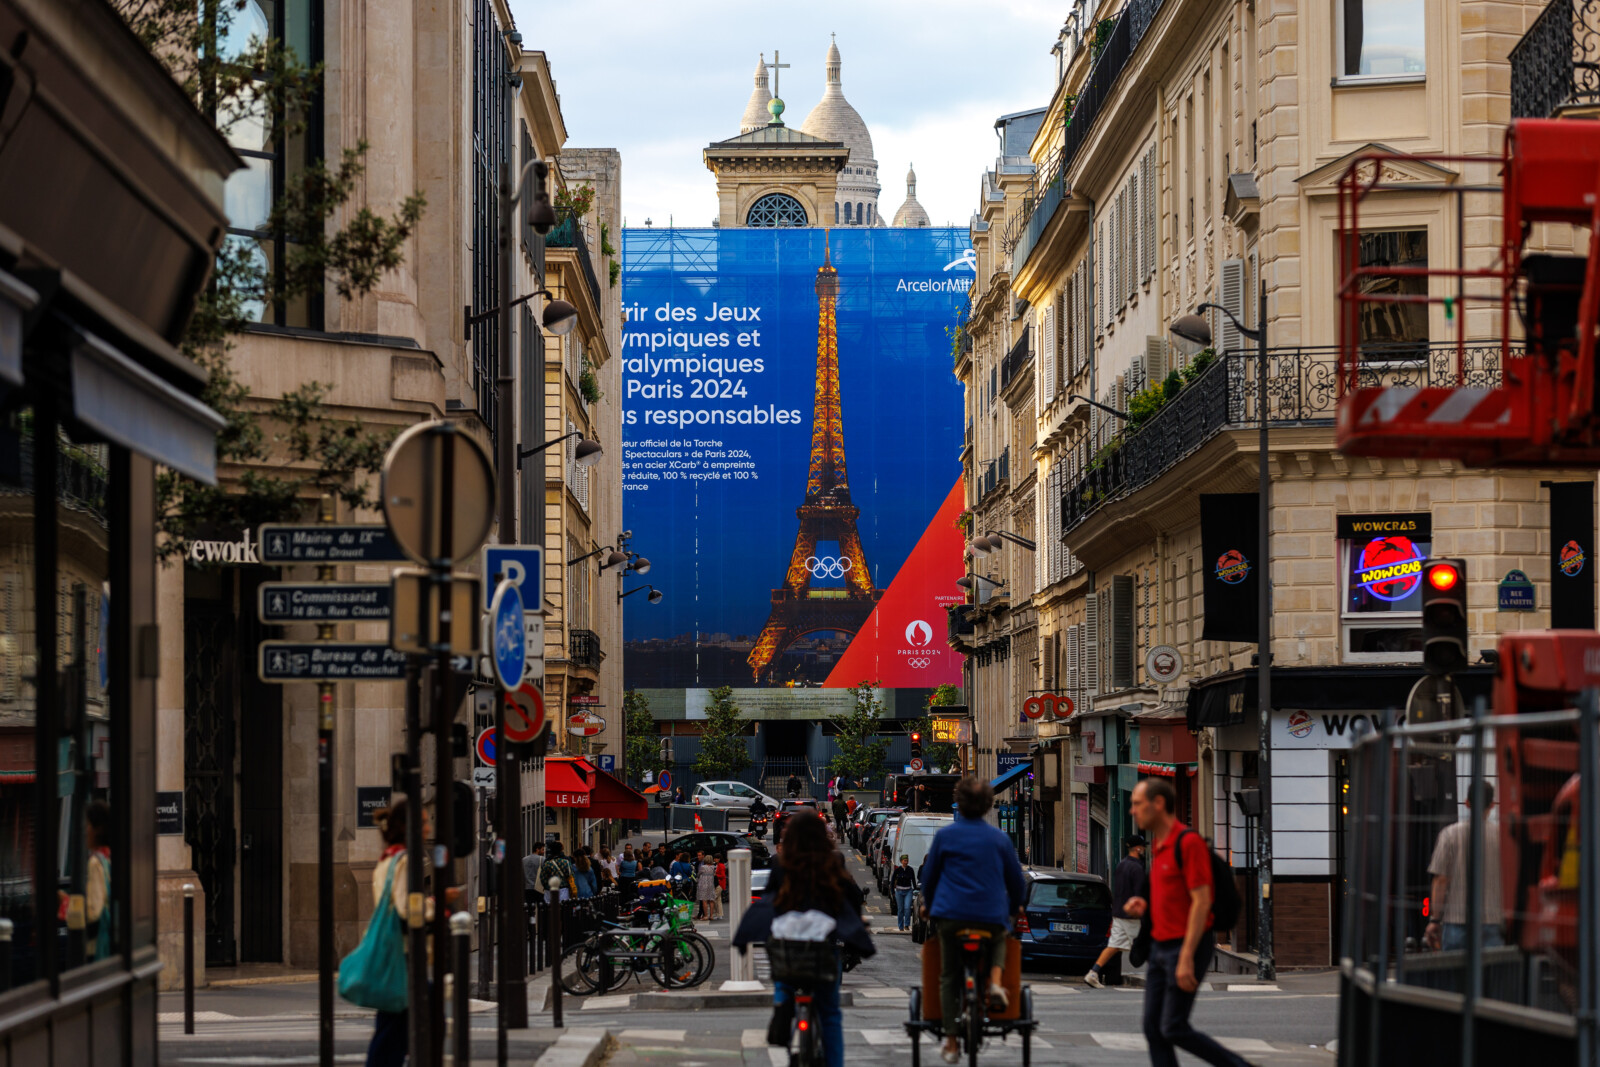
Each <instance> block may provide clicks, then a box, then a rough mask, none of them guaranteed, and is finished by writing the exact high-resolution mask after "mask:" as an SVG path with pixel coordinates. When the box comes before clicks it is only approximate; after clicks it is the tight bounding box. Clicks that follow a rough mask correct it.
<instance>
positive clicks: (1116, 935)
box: [1083, 834, 1145, 989]
mask: <svg viewBox="0 0 1600 1067" xmlns="http://www.w3.org/2000/svg"><path fill="white" fill-rule="evenodd" d="M1144 845H1145V841H1144V838H1143V837H1141V836H1140V835H1138V834H1133V835H1132V836H1130V837H1126V838H1124V839H1123V841H1122V847H1123V849H1125V850H1126V851H1127V853H1128V854H1127V855H1126V856H1124V857H1122V862H1121V863H1119V864H1117V869H1116V870H1115V871H1113V872H1111V940H1110V943H1108V944H1107V945H1106V947H1105V949H1104V951H1102V952H1101V953H1100V958H1099V959H1097V960H1095V961H1094V966H1093V967H1090V968H1089V973H1088V974H1086V975H1084V976H1083V981H1084V983H1085V984H1086V985H1091V986H1093V987H1094V988H1096V989H1104V988H1105V985H1104V984H1103V983H1102V982H1101V981H1100V976H1101V975H1102V974H1103V973H1104V972H1105V969H1106V966H1107V965H1108V964H1110V962H1111V961H1112V960H1114V959H1116V957H1117V953H1119V952H1126V951H1127V950H1129V949H1131V948H1133V939H1134V938H1135V937H1137V936H1138V935H1139V920H1138V919H1133V918H1129V916H1128V913H1127V912H1125V911H1123V908H1124V907H1125V906H1126V905H1127V903H1128V898H1130V897H1134V896H1138V894H1139V891H1140V887H1141V886H1143V885H1144Z"/></svg>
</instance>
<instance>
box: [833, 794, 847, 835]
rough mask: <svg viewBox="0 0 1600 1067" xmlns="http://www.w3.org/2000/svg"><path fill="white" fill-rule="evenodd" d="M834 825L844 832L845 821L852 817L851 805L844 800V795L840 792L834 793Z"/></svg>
mask: <svg viewBox="0 0 1600 1067" xmlns="http://www.w3.org/2000/svg"><path fill="white" fill-rule="evenodd" d="M830 806H831V807H832V808H833V825H834V827H835V829H836V830H837V831H838V832H839V833H840V834H843V833H844V828H845V821H846V820H847V819H849V818H850V807H849V805H847V804H846V803H845V802H844V797H843V796H842V795H840V794H839V793H835V794H834V795H833V803H832V805H830Z"/></svg>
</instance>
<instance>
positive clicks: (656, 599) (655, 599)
mask: <svg viewBox="0 0 1600 1067" xmlns="http://www.w3.org/2000/svg"><path fill="white" fill-rule="evenodd" d="M646 589H648V590H650V593H649V595H648V596H646V597H645V599H646V600H648V601H650V603H652V604H659V603H661V596H662V593H661V590H659V589H657V588H656V587H655V586H653V585H636V586H634V587H633V588H632V589H630V590H628V591H627V592H626V593H621V592H619V593H618V594H617V603H619V604H620V603H622V601H623V599H624V598H626V597H630V596H632V595H633V594H635V593H643V592H644V591H645V590H646Z"/></svg>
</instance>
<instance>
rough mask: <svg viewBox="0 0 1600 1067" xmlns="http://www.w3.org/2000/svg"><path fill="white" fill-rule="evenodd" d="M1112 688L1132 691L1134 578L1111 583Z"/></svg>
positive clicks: (1116, 578)
mask: <svg viewBox="0 0 1600 1067" xmlns="http://www.w3.org/2000/svg"><path fill="white" fill-rule="evenodd" d="M1110 616H1111V687H1112V688H1113V689H1131V688H1133V646H1134V635H1133V576H1132V575H1131V574H1118V575H1114V576H1113V577H1112V579H1111V612H1110Z"/></svg>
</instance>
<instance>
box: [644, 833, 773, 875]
mask: <svg viewBox="0 0 1600 1067" xmlns="http://www.w3.org/2000/svg"><path fill="white" fill-rule="evenodd" d="M667 848H668V849H669V850H671V852H672V853H673V854H674V855H676V854H677V853H678V852H679V851H683V852H687V853H688V854H689V855H690V856H691V857H693V856H694V854H695V853H696V852H698V851H702V850H703V851H705V852H707V853H710V854H713V855H715V854H717V853H721V852H728V851H730V850H732V849H736V848H747V849H749V850H750V867H751V869H752V870H761V869H763V868H765V867H767V866H768V865H769V864H770V863H771V862H772V853H771V851H770V850H769V849H768V848H767V846H766V845H765V844H763V843H762V842H760V841H757V840H756V839H755V838H753V837H751V836H750V835H749V834H741V833H736V832H734V831H732V830H696V831H695V832H694V833H692V834H684V835H682V836H681V837H674V838H672V839H671V840H669V841H668V842H667Z"/></svg>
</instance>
